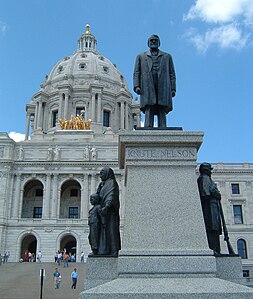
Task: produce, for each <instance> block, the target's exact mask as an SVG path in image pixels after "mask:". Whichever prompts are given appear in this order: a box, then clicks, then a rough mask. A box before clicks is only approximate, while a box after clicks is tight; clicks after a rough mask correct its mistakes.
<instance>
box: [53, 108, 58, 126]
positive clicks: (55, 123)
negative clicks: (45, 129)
mask: <svg viewBox="0 0 253 299" xmlns="http://www.w3.org/2000/svg"><path fill="white" fill-rule="evenodd" d="M57 122H58V110H56V111H53V127H56V125H57Z"/></svg>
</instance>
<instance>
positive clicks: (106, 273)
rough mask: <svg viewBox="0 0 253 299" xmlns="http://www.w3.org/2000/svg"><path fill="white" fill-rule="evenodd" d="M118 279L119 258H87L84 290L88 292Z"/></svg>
mask: <svg viewBox="0 0 253 299" xmlns="http://www.w3.org/2000/svg"><path fill="white" fill-rule="evenodd" d="M117 277H118V258H117V257H103V256H98V257H96V256H94V257H89V256H88V258H87V272H86V279H85V284H84V289H85V290H88V289H91V288H94V287H96V286H98V285H101V284H104V283H106V282H108V281H111V280H113V279H116V278H117Z"/></svg>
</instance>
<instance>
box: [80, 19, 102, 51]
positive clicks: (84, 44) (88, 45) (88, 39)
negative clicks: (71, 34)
mask: <svg viewBox="0 0 253 299" xmlns="http://www.w3.org/2000/svg"><path fill="white" fill-rule="evenodd" d="M96 46H97V40H96V38H95V36H94V35H93V34H91V33H90V25H89V24H86V30H85V33H83V34H82V35H81V37H80V38H79V40H78V49H79V51H93V52H96Z"/></svg>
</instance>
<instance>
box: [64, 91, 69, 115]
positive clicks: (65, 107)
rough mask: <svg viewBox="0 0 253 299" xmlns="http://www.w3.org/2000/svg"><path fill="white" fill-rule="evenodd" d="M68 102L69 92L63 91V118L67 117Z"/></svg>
mask: <svg viewBox="0 0 253 299" xmlns="http://www.w3.org/2000/svg"><path fill="white" fill-rule="evenodd" d="M68 104H69V93H68V92H65V102H64V119H67V118H68Z"/></svg>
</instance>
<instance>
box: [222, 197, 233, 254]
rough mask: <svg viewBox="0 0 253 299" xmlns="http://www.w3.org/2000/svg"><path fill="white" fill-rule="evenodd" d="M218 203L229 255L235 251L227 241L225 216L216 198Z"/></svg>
mask: <svg viewBox="0 0 253 299" xmlns="http://www.w3.org/2000/svg"><path fill="white" fill-rule="evenodd" d="M218 205H219V210H220V216H221V222H222V227H223V233H224V241H226V242H227V248H228V253H229V254H231V255H234V254H235V252H234V249H233V247H232V245H231V243H230V241H229V236H228V230H227V226H226V222H225V218H224V214H223V210H222V206H221V202H220V200H218Z"/></svg>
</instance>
